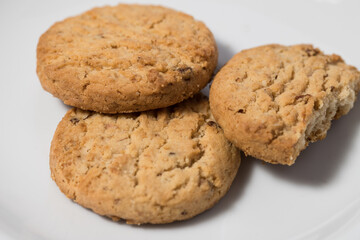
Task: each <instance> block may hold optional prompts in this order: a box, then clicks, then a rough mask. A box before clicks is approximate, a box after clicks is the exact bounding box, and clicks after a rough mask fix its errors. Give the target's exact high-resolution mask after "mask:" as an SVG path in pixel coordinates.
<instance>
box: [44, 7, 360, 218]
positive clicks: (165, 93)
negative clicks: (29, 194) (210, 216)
mask: <svg viewBox="0 0 360 240" xmlns="http://www.w3.org/2000/svg"><path fill="white" fill-rule="evenodd" d="M217 57H218V53H217V47H216V43H215V40H214V37H213V35H212V33H211V32H210V31H209V29H208V28H207V27H206V26H205V25H204V24H203V23H202V22H199V21H196V20H195V19H194V18H193V17H191V16H189V15H187V14H184V13H180V12H177V11H174V10H171V9H168V8H164V7H159V6H145V5H125V4H120V5H117V6H115V7H102V8H95V9H92V10H90V11H88V12H85V13H84V14H81V15H79V16H76V17H72V18H68V19H66V20H64V21H62V22H58V23H56V24H54V25H53V26H52V27H51V28H50V29H49V30H48V31H47V32H45V33H44V34H43V35H42V36H41V38H40V40H39V44H38V48H37V61H38V62H37V73H38V76H39V79H40V81H41V84H42V86H43V88H44V89H45V90H46V91H48V92H50V93H52V94H53V95H54V96H56V97H58V98H60V99H61V100H62V101H63V102H64V103H65V104H68V105H71V106H74V107H75V108H74V109H71V110H69V111H68V113H67V114H66V115H65V117H64V118H63V119H62V121H61V122H60V123H59V125H58V127H57V130H56V132H55V135H54V138H53V141H52V144H51V152H50V168H51V173H52V175H51V176H52V178H53V179H54V181H55V182H56V183H57V185H58V186H59V188H60V190H61V191H62V192H63V193H64V194H65V195H66V196H67V197H69V198H71V199H73V200H74V201H76V202H77V203H79V204H81V205H82V206H84V207H86V208H90V209H92V210H93V211H94V212H96V213H98V214H101V215H105V216H108V217H110V218H112V219H113V220H119V219H125V220H126V222H127V223H130V224H142V223H168V222H173V221H178V220H185V219H188V218H191V217H193V216H195V215H197V214H199V213H201V212H203V211H205V210H206V209H208V208H210V207H212V206H213V205H214V204H215V203H216V202H217V201H219V199H220V198H221V197H223V196H224V195H225V193H226V192H227V190H228V189H229V187H230V185H231V183H232V181H233V180H234V178H235V175H236V173H237V170H238V167H239V165H240V154H239V150H238V149H237V148H236V147H235V146H237V147H239V148H240V149H241V150H243V151H244V152H245V153H246V154H249V155H253V156H255V157H257V158H259V159H262V160H264V161H267V162H270V163H280V164H287V165H291V164H293V163H294V161H295V159H296V157H297V156H298V155H299V153H300V151H301V150H302V149H304V148H305V147H306V145H307V144H308V143H309V142H311V141H316V140H318V139H322V138H324V137H325V136H326V131H327V130H328V129H329V127H330V123H331V120H332V119H333V118H338V117H340V116H341V115H343V114H346V113H347V112H348V111H349V110H350V109H351V108H352V106H353V103H354V101H355V98H356V94H357V92H358V91H359V89H360V73H359V72H358V71H357V70H356V69H355V68H354V67H351V66H348V65H346V64H345V63H344V62H343V61H342V59H341V58H340V57H339V56H337V55H331V56H328V55H324V54H323V53H322V52H321V51H320V50H318V49H315V48H313V47H312V46H310V45H296V46H290V47H285V46H281V45H268V46H262V47H258V48H254V49H250V50H245V51H242V52H240V53H238V54H237V55H235V56H234V57H233V58H232V59H231V60H230V61H229V62H228V63H227V64H226V65H225V66H224V67H223V68H222V69H221V70H220V72H219V73H218V74H217V75H216V76H215V79H214V83H213V85H212V87H211V89H210V104H209V101H208V99H207V97H205V96H203V95H202V94H200V93H199V92H200V90H201V89H202V88H204V87H205V86H206V85H207V84H208V82H209V81H210V80H211V77H212V74H213V72H214V69H215V67H216V65H217ZM210 107H211V111H210ZM212 114H214V117H213V115H212ZM215 120H216V121H215ZM218 123H219V125H218Z"/></svg>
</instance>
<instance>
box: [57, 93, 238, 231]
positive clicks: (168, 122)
mask: <svg viewBox="0 0 360 240" xmlns="http://www.w3.org/2000/svg"><path fill="white" fill-rule="evenodd" d="M239 164H240V154H239V151H238V150H237V148H236V147H235V146H233V145H232V144H231V143H230V142H228V141H227V139H226V138H225V137H224V134H223V131H222V130H221V128H220V127H219V126H218V125H217V124H216V123H215V122H214V121H213V118H212V116H211V113H210V108H209V104H208V100H207V98H205V97H204V96H201V95H196V96H195V97H194V98H191V99H189V100H186V101H184V102H182V103H179V104H177V105H174V106H172V107H169V108H163V109H158V110H153V111H148V112H142V113H127V114H117V115H103V114H99V113H94V112H88V111H82V110H79V109H72V110H70V111H68V113H67V114H66V115H65V117H64V118H63V119H62V121H61V122H60V123H59V126H58V128H57V130H56V132H55V135H54V138H53V141H52V144H51V153H50V168H51V172H52V178H53V179H54V180H55V182H56V183H57V185H58V186H59V188H60V189H61V191H62V192H63V193H65V194H66V196H67V197H69V198H71V199H73V200H74V201H76V202H77V203H79V204H80V205H82V206H84V207H86V208H90V209H92V210H93V211H94V212H96V213H98V214H101V215H105V216H108V217H111V218H113V220H118V219H125V220H126V221H127V223H130V224H141V223H168V222H173V221H177V220H185V219H188V218H191V217H193V216H195V215H197V214H199V213H201V212H203V211H205V210H207V209H208V208H211V207H212V206H213V205H214V204H215V203H216V202H217V201H219V199H220V198H221V197H222V196H224V195H225V193H226V192H227V191H228V189H229V187H230V185H231V183H232V181H233V179H234V177H235V175H236V172H237V169H238V167H239Z"/></svg>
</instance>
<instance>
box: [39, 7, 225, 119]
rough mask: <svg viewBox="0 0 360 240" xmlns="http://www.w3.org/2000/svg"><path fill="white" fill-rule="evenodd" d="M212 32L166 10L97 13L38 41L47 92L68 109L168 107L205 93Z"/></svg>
mask: <svg viewBox="0 0 360 240" xmlns="http://www.w3.org/2000/svg"><path fill="white" fill-rule="evenodd" d="M217 57H218V53H217V48H216V43H215V40H214V37H213V35H212V33H211V32H210V31H209V29H208V28H207V27H206V26H205V25H204V24H203V23H202V22H199V21H196V20H195V19H194V18H193V17H191V16H189V15H187V14H184V13H181V12H177V11H174V10H171V9H168V8H164V7H160V6H147V5H126V4H120V5H117V6H114V7H109V6H108V7H102V8H95V9H92V10H90V11H88V12H85V13H83V14H81V15H79V16H76V17H71V18H67V19H65V20H64V21H61V22H58V23H55V24H54V25H53V26H52V27H50V29H49V30H47V31H46V32H45V33H44V34H43V35H42V36H41V37H40V39H39V43H38V47H37V73H38V76H39V79H40V81H41V84H42V86H43V88H44V89H45V90H46V91H48V92H50V93H52V94H53V95H54V96H55V97H58V98H60V99H61V100H62V101H64V103H65V104H68V105H71V106H75V107H78V108H81V109H85V110H94V111H98V112H103V113H118V112H137V111H145V110H150V109H156V108H161V107H167V106H170V105H173V104H176V103H178V102H181V101H183V100H184V99H187V98H189V97H191V96H193V95H194V94H195V93H197V92H199V91H200V90H201V89H202V88H203V87H205V86H206V84H207V83H208V82H209V80H210V78H211V75H212V73H213V71H214V69H215V67H216V64H217Z"/></svg>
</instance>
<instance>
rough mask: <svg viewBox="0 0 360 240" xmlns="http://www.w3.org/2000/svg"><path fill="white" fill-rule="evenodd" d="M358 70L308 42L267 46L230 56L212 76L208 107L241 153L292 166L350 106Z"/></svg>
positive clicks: (358, 81) (359, 75) (359, 81)
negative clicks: (301, 152)
mask: <svg viewBox="0 0 360 240" xmlns="http://www.w3.org/2000/svg"><path fill="white" fill-rule="evenodd" d="M359 88H360V73H359V72H358V71H357V69H356V68H355V67H352V66H349V65H346V64H345V63H344V61H343V60H342V59H341V57H339V56H338V55H325V54H323V53H322V52H321V51H320V50H319V49H316V48H313V47H312V46H311V45H295V46H289V47H286V46H281V45H267V46H261V47H257V48H253V49H249V50H245V51H242V52H240V53H238V54H237V55H235V56H234V57H233V58H232V59H231V60H230V61H229V62H228V63H227V64H226V65H225V66H224V67H223V68H222V69H221V70H220V72H219V73H218V74H217V75H216V77H215V79H214V82H213V84H212V86H211V89H210V106H211V111H212V113H213V114H214V117H215V119H216V121H217V122H218V123H219V125H220V126H221V127H222V128H223V129H224V133H225V136H226V137H227V138H228V139H229V140H230V141H232V142H233V143H234V144H235V145H236V146H238V147H239V148H241V149H242V150H243V151H244V152H245V153H246V154H249V155H252V156H254V157H256V158H259V159H262V160H264V161H266V162H270V163H280V164H287V165H292V164H293V163H294V162H295V159H296V157H297V156H298V155H299V153H300V151H301V150H303V149H304V148H305V147H306V146H307V145H308V143H309V142H314V141H317V140H320V139H323V138H324V137H325V136H326V132H327V130H328V129H329V128H330V125H331V120H332V119H334V118H335V119H336V118H339V117H341V116H342V115H344V114H346V113H348V112H349V110H350V109H351V108H352V107H353V104H354V101H355V99H356V94H357V92H358V91H359Z"/></svg>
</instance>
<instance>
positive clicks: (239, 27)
mask: <svg viewBox="0 0 360 240" xmlns="http://www.w3.org/2000/svg"><path fill="white" fill-rule="evenodd" d="M128 2H130V1H128ZM138 2H143V3H159V4H162V5H166V6H170V7H172V8H175V9H177V10H181V11H184V12H186V13H189V14H191V15H193V16H194V17H195V18H197V19H199V20H202V21H204V22H205V23H206V24H207V26H208V27H209V28H210V29H211V30H212V32H213V33H214V35H215V38H216V40H217V44H218V47H219V53H220V58H219V66H221V65H223V64H224V63H225V62H226V61H227V60H229V59H230V58H231V57H232V56H233V55H234V54H235V53H236V52H238V51H240V50H242V49H246V48H249V47H253V46H258V45H261V44H268V43H281V44H295V43H313V44H314V45H315V46H317V47H320V48H321V49H322V50H323V51H325V52H326V53H337V54H340V55H341V56H342V57H343V58H344V59H345V60H346V62H347V63H349V64H352V65H355V66H357V67H358V68H359V67H360V50H359V43H360V30H359V29H360V14H359V10H360V1H357V0H352V1H350V0H348V1H346V0H307V1H286V0H283V1H278V0H276V1H266V0H263V1H251V2H250V1H230V0H222V1H196V2H195V1H190V0H182V1H165V0H164V1H155V0H154V1H151V2H150V1H138ZM116 3H117V2H115V1H106V2H105V1H94V0H81V1H76V2H75V1H73V0H61V1H46V0H43V1H20V0H18V1H4V0H2V1H1V2H0V74H1V75H0V77H1V79H0V109H1V115H0V160H1V165H0V239H59V240H60V239H61V240H62V239H87V240H90V239H157V240H161V239H193V238H197V239H199V238H201V239H205V238H206V239H274V240H275V239H276V240H281V239H360V187H359V183H360V150H359V146H360V128H359V119H360V103H359V101H358V102H357V103H356V104H355V107H354V109H353V110H352V111H351V112H350V113H349V114H348V115H347V116H344V117H343V118H341V119H340V120H337V121H335V122H334V124H333V126H332V128H331V130H330V131H329V133H328V136H327V138H326V139H325V140H323V141H321V142H318V143H314V144H311V145H310V146H309V147H308V148H307V149H306V150H305V151H303V152H302V153H301V155H300V157H299V158H298V159H297V162H296V164H295V165H294V166H292V167H286V166H274V165H269V164H263V163H262V162H260V161H258V160H255V159H252V158H245V157H243V162H242V165H241V166H240V170H239V173H238V176H237V178H236V180H235V182H234V184H233V186H232V187H231V189H230V191H229V193H228V194H227V195H226V196H225V198H224V199H223V200H221V201H220V202H219V203H218V204H217V205H216V206H215V207H214V208H213V209H211V210H209V211H207V212H205V213H203V214H201V215H199V216H197V217H195V218H194V219H192V220H188V221H185V222H180V223H173V224H168V225H160V226H149V225H146V226H140V227H137V226H128V225H126V224H124V223H115V222H112V221H110V220H108V219H106V218H103V217H100V216H98V215H96V214H94V213H92V212H91V211H89V210H86V209H84V208H82V207H80V206H78V205H77V204H74V203H73V202H71V201H70V200H68V199H67V198H66V197H65V196H64V195H63V194H62V193H61V192H60V191H59V189H58V188H57V186H56V184H55V183H54V182H53V181H52V180H51V178H50V170H49V165H48V155H49V148H50V142H51V139H52V135H53V133H54V131H55V128H56V126H57V123H58V122H59V121H60V120H61V118H62V116H63V115H64V114H65V112H66V110H67V109H68V107H66V106H65V105H63V104H62V103H61V102H60V101H59V100H57V99H56V98H54V97H52V96H51V95H50V94H48V93H47V92H45V91H43V90H42V88H41V86H40V83H39V81H38V79H37V76H36V72H35V68H36V45H37V41H38V38H39V37H40V35H41V34H42V33H43V32H44V31H46V29H47V28H48V27H50V26H51V25H52V24H53V23H54V22H55V21H59V20H62V19H63V18H66V17H69V16H72V15H76V14H79V13H81V12H83V11H85V10H88V9H90V8H92V7H95V6H102V5H105V4H111V5H114V4H116Z"/></svg>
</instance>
